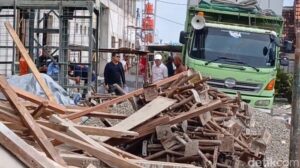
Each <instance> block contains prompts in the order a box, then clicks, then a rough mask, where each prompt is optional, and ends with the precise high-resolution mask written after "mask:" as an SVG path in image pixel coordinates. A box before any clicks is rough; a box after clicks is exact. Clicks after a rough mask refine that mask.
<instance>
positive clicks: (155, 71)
mask: <svg viewBox="0 0 300 168" xmlns="http://www.w3.org/2000/svg"><path fill="white" fill-rule="evenodd" d="M161 60H162V55H161V54H155V55H154V65H153V66H152V82H153V83H154V82H157V81H159V80H162V79H164V78H167V77H168V68H167V67H166V66H165V65H164V64H163V63H162V61H161Z"/></svg>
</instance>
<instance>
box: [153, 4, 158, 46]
mask: <svg viewBox="0 0 300 168" xmlns="http://www.w3.org/2000/svg"><path fill="white" fill-rule="evenodd" d="M156 15H157V0H155V1H154V31H153V41H154V43H155V40H156V38H155V35H156Z"/></svg>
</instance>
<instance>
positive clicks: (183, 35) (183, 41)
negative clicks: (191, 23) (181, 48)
mask: <svg viewBox="0 0 300 168" xmlns="http://www.w3.org/2000/svg"><path fill="white" fill-rule="evenodd" d="M187 35H188V33H187V32H185V31H181V32H180V37H179V42H180V43H181V44H186V41H187Z"/></svg>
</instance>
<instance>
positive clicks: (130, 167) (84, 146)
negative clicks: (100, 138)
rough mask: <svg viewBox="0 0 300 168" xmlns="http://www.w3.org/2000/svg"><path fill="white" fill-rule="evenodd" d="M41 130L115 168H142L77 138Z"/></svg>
mask: <svg viewBox="0 0 300 168" xmlns="http://www.w3.org/2000/svg"><path fill="white" fill-rule="evenodd" d="M41 128H42V129H43V131H44V132H45V133H46V134H47V135H48V136H49V137H51V138H54V139H57V140H59V141H61V142H64V143H66V144H69V145H71V146H74V147H76V148H78V149H81V150H84V151H87V152H88V153H89V154H91V155H93V156H95V157H97V158H98V159H100V160H102V161H104V162H106V163H109V164H110V165H114V167H120V168H123V167H124V168H125V167H126V168H140V166H138V165H136V164H134V163H131V162H129V161H127V160H125V159H123V158H121V157H118V156H117V157H116V156H115V155H110V154H109V153H107V152H105V151H103V150H101V149H99V148H97V147H95V146H93V145H90V144H88V143H86V142H83V141H80V140H78V139H76V138H72V137H70V136H68V135H65V134H63V133H60V132H58V131H55V130H52V129H50V128H48V127H45V126H41Z"/></svg>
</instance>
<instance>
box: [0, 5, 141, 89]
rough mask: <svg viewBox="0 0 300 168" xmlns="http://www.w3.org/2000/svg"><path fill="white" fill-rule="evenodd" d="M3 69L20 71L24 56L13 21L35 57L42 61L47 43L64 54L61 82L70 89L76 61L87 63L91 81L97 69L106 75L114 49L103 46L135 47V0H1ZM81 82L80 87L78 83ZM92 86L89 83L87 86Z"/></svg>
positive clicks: (60, 56)
mask: <svg viewBox="0 0 300 168" xmlns="http://www.w3.org/2000/svg"><path fill="white" fill-rule="evenodd" d="M0 6H1V11H0V28H1V30H0V38H1V44H0V73H1V74H4V75H8V76H10V75H13V74H17V73H18V72H19V60H20V58H21V55H20V54H19V53H18V50H17V49H16V48H15V46H14V44H13V41H12V39H11V38H10V36H9V34H8V33H7V31H6V29H5V27H4V23H5V22H9V23H10V24H11V25H13V27H14V29H15V30H16V31H17V32H18V35H19V36H20V38H21V41H22V42H23V43H24V44H25V46H26V48H27V49H28V52H29V54H30V56H32V58H33V60H36V59H37V58H38V57H39V56H41V55H42V54H43V49H44V47H45V46H47V48H50V49H51V55H52V56H58V62H59V67H60V72H59V77H58V80H59V83H60V84H61V85H62V86H63V87H65V88H67V87H74V86H70V84H69V83H68V70H69V66H70V64H72V65H81V66H82V65H83V66H86V69H87V70H86V72H82V73H87V74H88V75H86V77H87V79H85V80H86V81H87V83H90V82H91V80H92V73H94V74H96V76H98V75H101V72H102V71H103V68H104V65H105V64H106V62H107V61H110V55H109V54H102V53H99V52H97V51H98V50H99V48H119V47H132V48H134V47H135V31H134V29H132V27H134V26H135V25H136V19H135V16H136V2H135V1H134V0H40V1H38V0H22V1H18V0H0ZM76 87H77V86H76ZM82 87H88V86H82Z"/></svg>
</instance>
